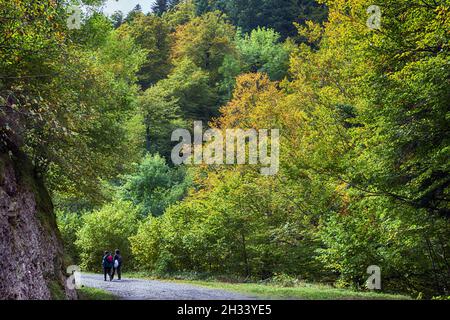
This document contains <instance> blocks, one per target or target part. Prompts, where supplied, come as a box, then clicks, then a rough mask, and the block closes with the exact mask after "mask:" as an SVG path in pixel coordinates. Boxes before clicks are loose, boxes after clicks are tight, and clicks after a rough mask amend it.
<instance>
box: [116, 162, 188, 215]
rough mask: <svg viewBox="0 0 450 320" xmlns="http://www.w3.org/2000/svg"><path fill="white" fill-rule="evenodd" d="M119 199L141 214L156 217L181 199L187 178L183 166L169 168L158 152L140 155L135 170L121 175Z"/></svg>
mask: <svg viewBox="0 0 450 320" xmlns="http://www.w3.org/2000/svg"><path fill="white" fill-rule="evenodd" d="M125 181H126V182H125V184H124V185H123V198H124V199H126V200H130V201H132V202H133V204H134V205H135V206H138V207H139V208H140V210H139V211H140V214H141V216H142V217H147V216H150V215H153V216H160V215H162V214H163V213H164V211H165V209H166V208H168V207H169V206H170V205H172V204H174V203H176V202H177V201H180V200H182V199H183V198H184V196H185V195H186V192H187V188H188V187H189V179H188V177H187V176H186V172H185V170H184V169H183V168H170V167H169V166H168V165H167V164H166V161H165V160H164V159H163V158H162V157H161V156H159V155H154V156H150V155H147V156H145V157H144V159H143V160H142V162H141V163H140V165H139V167H138V169H137V172H136V173H135V174H133V175H129V176H127V177H125Z"/></svg>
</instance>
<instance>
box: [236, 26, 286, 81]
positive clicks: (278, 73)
mask: <svg viewBox="0 0 450 320" xmlns="http://www.w3.org/2000/svg"><path fill="white" fill-rule="evenodd" d="M279 41H280V35H279V34H278V33H276V32H275V31H273V30H271V29H261V28H258V29H255V30H253V31H252V32H251V33H250V34H249V35H244V36H242V37H238V39H237V47H238V51H239V53H240V54H241V59H242V60H243V64H244V66H243V71H244V72H265V73H267V74H268V75H269V76H270V78H271V79H272V80H282V79H283V78H284V77H285V76H286V75H287V72H288V68H289V56H290V53H291V51H292V49H293V47H294V45H293V44H291V43H290V42H286V43H280V42H279Z"/></svg>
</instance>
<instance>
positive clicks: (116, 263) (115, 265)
mask: <svg viewBox="0 0 450 320" xmlns="http://www.w3.org/2000/svg"><path fill="white" fill-rule="evenodd" d="M118 267H119V260H114V268H116V269H117V268H118Z"/></svg>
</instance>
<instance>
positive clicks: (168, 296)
mask: <svg viewBox="0 0 450 320" xmlns="http://www.w3.org/2000/svg"><path fill="white" fill-rule="evenodd" d="M81 282H82V284H83V285H84V286H86V287H91V288H98V289H103V290H107V291H109V292H111V293H112V294H114V295H116V296H118V297H119V298H121V299H124V300H256V299H257V298H256V297H250V296H244V295H241V294H239V293H234V292H228V291H224V290H216V289H208V288H202V287H197V286H193V285H188V284H180V283H172V282H163V281H155V280H143V279H127V278H125V279H122V280H120V281H118V280H114V281H112V282H109V281H103V275H93V274H82V276H81Z"/></svg>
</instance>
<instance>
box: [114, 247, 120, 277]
mask: <svg viewBox="0 0 450 320" xmlns="http://www.w3.org/2000/svg"><path fill="white" fill-rule="evenodd" d="M113 260H114V266H113V273H112V279H114V275H115V273H116V272H117V279H119V280H121V278H122V256H121V255H120V251H119V249H116V252H115V254H114V259H113Z"/></svg>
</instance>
